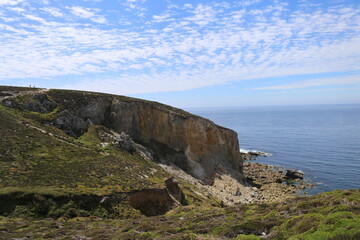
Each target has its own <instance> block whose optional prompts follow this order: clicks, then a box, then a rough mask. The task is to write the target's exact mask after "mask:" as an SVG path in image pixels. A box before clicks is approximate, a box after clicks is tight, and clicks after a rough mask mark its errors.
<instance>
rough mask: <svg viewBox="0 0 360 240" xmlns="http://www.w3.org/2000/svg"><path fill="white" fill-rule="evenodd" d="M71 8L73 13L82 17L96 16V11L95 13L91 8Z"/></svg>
mask: <svg viewBox="0 0 360 240" xmlns="http://www.w3.org/2000/svg"><path fill="white" fill-rule="evenodd" d="M70 10H71V13H72V14H74V15H75V16H78V17H81V18H91V17H94V16H95V13H93V12H92V11H91V9H90V8H83V7H71V8H70Z"/></svg>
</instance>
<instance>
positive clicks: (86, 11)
mask: <svg viewBox="0 0 360 240" xmlns="http://www.w3.org/2000/svg"><path fill="white" fill-rule="evenodd" d="M70 11H71V13H72V14H73V15H75V16H78V17H80V18H84V19H89V20H91V21H93V22H96V23H102V24H104V23H106V18H105V17H103V16H99V15H97V14H96V13H97V12H99V10H98V9H94V8H84V7H71V8H70Z"/></svg>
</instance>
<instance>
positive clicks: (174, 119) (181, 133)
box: [48, 91, 242, 184]
mask: <svg viewBox="0 0 360 240" xmlns="http://www.w3.org/2000/svg"><path fill="white" fill-rule="evenodd" d="M64 92H66V91H62V92H59V91H53V92H51V91H50V92H49V93H48V94H50V95H51V97H52V99H54V100H55V101H56V102H57V103H58V104H60V105H61V106H62V108H63V111H61V112H60V113H59V118H58V119H56V120H55V125H57V126H58V127H59V128H60V129H64V130H65V131H66V132H68V133H70V135H81V134H82V133H84V132H85V131H86V129H87V127H88V126H89V125H90V124H101V125H104V126H106V127H108V128H111V129H113V130H115V131H116V132H118V133H121V132H124V133H126V134H128V135H129V136H130V137H131V138H132V139H133V140H134V141H135V142H137V143H139V144H142V145H144V146H145V147H147V148H149V149H151V150H152V151H153V152H154V153H155V159H156V160H157V161H159V162H161V163H165V164H174V165H176V166H178V167H180V168H181V169H183V170H185V171H186V172H188V173H189V174H191V175H192V176H194V177H196V178H198V179H200V180H202V181H203V182H204V183H206V184H212V183H213V180H214V176H215V174H216V173H219V172H221V173H222V172H223V171H232V172H233V173H234V174H235V175H236V174H239V173H240V172H241V171H242V160H241V158H240V153H239V143H238V138H237V134H236V132H234V131H232V130H230V129H226V128H223V127H220V126H218V125H216V124H215V123H213V122H211V121H210V120H208V119H204V118H201V117H199V116H195V115H192V114H190V113H187V112H185V111H182V110H180V109H176V108H172V107H170V106H166V105H163V104H159V103H156V102H149V101H143V100H139V99H133V98H127V97H122V96H114V95H105V94H104V95H102V94H96V93H83V92H81V93H80V92H67V94H66V98H64V97H63V95H64ZM75 106H77V107H75ZM240 175H241V174H240ZM240 175H239V176H237V178H240Z"/></svg>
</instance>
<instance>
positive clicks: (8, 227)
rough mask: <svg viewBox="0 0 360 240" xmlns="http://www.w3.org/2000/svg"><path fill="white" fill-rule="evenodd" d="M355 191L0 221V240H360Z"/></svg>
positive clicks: (359, 205)
mask: <svg viewBox="0 0 360 240" xmlns="http://www.w3.org/2000/svg"><path fill="white" fill-rule="evenodd" d="M359 214H360V191H359V190H342V191H340V190H339V191H333V192H328V193H324V194H319V195H316V196H311V197H299V198H296V199H292V200H288V201H287V202H283V203H276V204H247V205H240V206H236V207H228V208H215V207H211V208H204V207H194V206H186V207H179V208H177V209H175V210H173V211H171V212H169V213H168V214H166V215H162V216H155V217H141V216H138V217H137V218H135V219H126V220H119V219H110V218H100V217H94V216H89V217H75V218H71V217H60V218H57V219H53V218H46V219H44V218H35V219H34V218H29V217H28V216H27V215H26V214H25V216H23V215H22V213H21V212H16V213H13V214H12V216H8V217H0V232H1V235H0V236H1V237H0V239H11V238H23V237H27V236H31V238H32V239H74V238H75V239H261V238H266V239H293V240H295V239H334V240H338V239H344V240H345V239H354V240H355V239H360V215H359Z"/></svg>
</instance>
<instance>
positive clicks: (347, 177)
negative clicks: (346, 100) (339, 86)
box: [188, 105, 360, 193]
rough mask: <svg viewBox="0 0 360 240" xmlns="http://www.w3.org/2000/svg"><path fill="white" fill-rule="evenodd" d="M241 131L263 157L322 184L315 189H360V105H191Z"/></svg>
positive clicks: (245, 146)
mask: <svg viewBox="0 0 360 240" xmlns="http://www.w3.org/2000/svg"><path fill="white" fill-rule="evenodd" d="M188 111H190V112H191V113H194V114H197V115H200V116H203V117H206V118H208V119H210V120H212V121H214V122H215V123H217V124H218V125H221V126H224V127H228V128H230V129H233V130H235V131H236V132H237V133H238V135H239V141H240V147H241V148H242V149H248V150H249V149H250V150H261V151H265V152H268V153H272V154H273V155H272V156H271V157H267V158H265V157H263V158H259V159H258V161H259V162H263V163H267V164H271V165H277V166H282V167H285V168H291V169H299V170H302V171H303V172H304V173H305V177H306V178H308V179H311V180H313V181H314V182H317V183H321V184H319V185H318V186H317V187H316V188H315V189H313V190H310V191H309V193H317V192H324V191H330V190H334V189H351V188H360V105H322V106H291V107H290V106H286V107H285V106H277V107H243V108H227V109H225V108H223V109H209V108H208V109H188Z"/></svg>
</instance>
